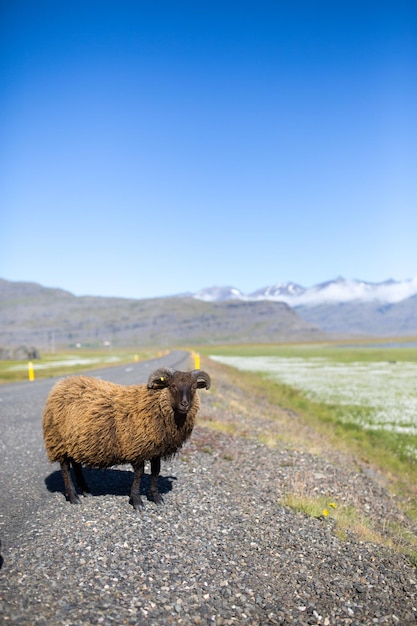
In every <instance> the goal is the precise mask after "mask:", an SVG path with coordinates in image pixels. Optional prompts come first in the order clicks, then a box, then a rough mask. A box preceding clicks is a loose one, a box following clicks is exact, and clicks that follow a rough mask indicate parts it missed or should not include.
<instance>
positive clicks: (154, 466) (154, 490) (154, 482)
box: [149, 456, 164, 504]
mask: <svg viewBox="0 0 417 626" xmlns="http://www.w3.org/2000/svg"><path fill="white" fill-rule="evenodd" d="M160 471H161V458H160V457H159V456H156V457H155V458H153V459H151V484H150V488H149V493H150V496H151V498H152V500H153V501H154V502H155V504H163V503H164V499H163V497H162V496H161V494H160V493H159V491H158V476H159V472H160Z"/></svg>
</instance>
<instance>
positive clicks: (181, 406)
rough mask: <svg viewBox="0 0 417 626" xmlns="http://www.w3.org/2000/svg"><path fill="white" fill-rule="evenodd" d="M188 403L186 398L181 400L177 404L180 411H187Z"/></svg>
mask: <svg viewBox="0 0 417 626" xmlns="http://www.w3.org/2000/svg"><path fill="white" fill-rule="evenodd" d="M189 406H190V405H189V403H188V402H187V401H186V400H182V402H180V404H179V407H178V408H179V410H180V411H181V413H186V412H187V411H188V408H189Z"/></svg>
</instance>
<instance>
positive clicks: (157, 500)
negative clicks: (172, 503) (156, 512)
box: [151, 493, 164, 506]
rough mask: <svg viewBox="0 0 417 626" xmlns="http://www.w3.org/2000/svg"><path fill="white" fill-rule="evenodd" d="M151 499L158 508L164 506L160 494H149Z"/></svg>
mask: <svg viewBox="0 0 417 626" xmlns="http://www.w3.org/2000/svg"><path fill="white" fill-rule="evenodd" d="M151 498H152V500H153V501H154V502H155V504H157V505H158V506H161V505H162V504H164V499H163V497H162V496H161V494H160V493H151Z"/></svg>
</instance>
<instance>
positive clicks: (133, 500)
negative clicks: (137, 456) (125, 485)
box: [129, 461, 145, 511]
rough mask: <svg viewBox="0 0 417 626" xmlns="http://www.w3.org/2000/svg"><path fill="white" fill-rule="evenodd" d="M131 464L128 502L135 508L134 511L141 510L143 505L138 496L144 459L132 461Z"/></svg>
mask: <svg viewBox="0 0 417 626" xmlns="http://www.w3.org/2000/svg"><path fill="white" fill-rule="evenodd" d="M132 466H133V471H134V475H133V483H132V488H131V490H130V500H129V502H130V504H131V505H132V506H133V508H134V509H136V511H143V509H144V508H145V507H144V505H143V502H142V498H141V497H140V481H141V478H142V476H143V471H144V469H145V463H144V461H139V462H137V463H132Z"/></svg>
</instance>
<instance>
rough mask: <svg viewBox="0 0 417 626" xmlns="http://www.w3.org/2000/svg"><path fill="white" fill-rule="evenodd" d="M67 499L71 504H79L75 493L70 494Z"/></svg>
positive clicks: (79, 501)
mask: <svg viewBox="0 0 417 626" xmlns="http://www.w3.org/2000/svg"><path fill="white" fill-rule="evenodd" d="M67 498H68V500H69V501H70V502H71V504H81V500H80V498H79V496H78V495H77V494H76V493H75V494H71V495H70V496H67Z"/></svg>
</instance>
